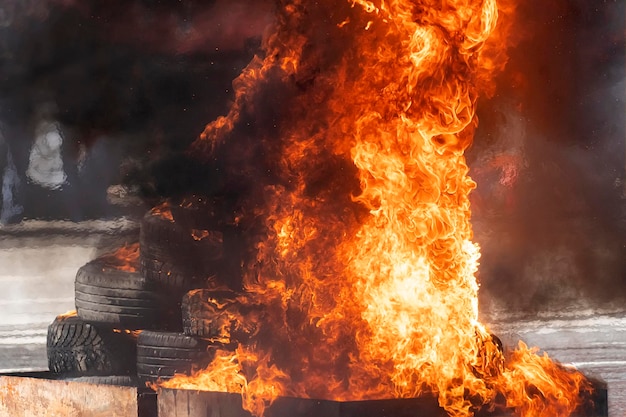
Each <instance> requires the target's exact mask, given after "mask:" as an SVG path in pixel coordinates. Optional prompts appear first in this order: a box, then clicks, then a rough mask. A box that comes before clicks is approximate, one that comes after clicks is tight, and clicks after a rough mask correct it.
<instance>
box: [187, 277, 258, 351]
mask: <svg viewBox="0 0 626 417" xmlns="http://www.w3.org/2000/svg"><path fill="white" fill-rule="evenodd" d="M261 314H262V309H260V308H258V306H256V305H254V304H253V303H251V302H250V300H248V299H247V297H246V296H245V295H243V294H238V293H236V292H234V291H213V290H204V289H199V290H192V291H189V292H188V293H187V294H185V296H184V297H183V301H182V315H183V331H184V332H185V334H188V335H190V336H197V337H202V338H206V339H209V340H211V341H215V342H219V343H223V344H226V345H228V344H232V343H245V342H246V341H247V340H248V339H250V337H251V336H253V335H254V334H255V333H256V332H257V323H259V322H260V320H261Z"/></svg>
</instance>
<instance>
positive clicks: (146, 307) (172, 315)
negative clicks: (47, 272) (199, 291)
mask: <svg viewBox="0 0 626 417" xmlns="http://www.w3.org/2000/svg"><path fill="white" fill-rule="evenodd" d="M75 298H76V310H77V312H78V316H79V317H81V318H83V319H85V320H87V321H93V322H99V323H109V324H112V325H116V326H120V327H121V328H124V329H154V328H165V329H177V328H180V313H179V309H178V304H177V303H178V301H179V300H178V299H176V298H174V299H172V297H165V295H163V294H160V293H159V292H158V291H156V290H155V289H153V288H152V286H151V285H150V283H149V282H148V281H147V280H146V278H144V277H143V276H142V275H141V274H140V273H139V272H138V271H137V270H133V269H130V270H120V269H117V267H116V266H115V265H112V264H111V263H110V262H109V261H108V258H107V257H102V258H98V259H96V260H94V261H91V262H89V263H87V264H86V265H84V266H82V267H81V268H80V269H79V270H78V273H77V274H76V281H75Z"/></svg>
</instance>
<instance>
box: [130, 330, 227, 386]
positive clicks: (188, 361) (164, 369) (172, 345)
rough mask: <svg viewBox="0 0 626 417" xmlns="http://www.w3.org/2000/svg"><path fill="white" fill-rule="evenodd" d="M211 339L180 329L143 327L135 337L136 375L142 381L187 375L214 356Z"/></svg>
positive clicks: (207, 362) (204, 365)
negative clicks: (148, 329)
mask: <svg viewBox="0 0 626 417" xmlns="http://www.w3.org/2000/svg"><path fill="white" fill-rule="evenodd" d="M214 349H215V348H214V347H213V346H212V345H211V344H210V342H208V341H206V340H202V339H198V338H195V337H190V336H186V335H184V334H180V333H167V332H153V331H145V332H142V333H141V334H140V335H139V338H138V340H137V376H138V377H139V379H140V380H141V381H143V382H148V381H149V382H155V381H157V380H158V379H170V378H172V377H174V375H175V374H185V375H189V374H191V372H192V371H193V370H195V369H200V368H203V367H206V366H207V365H208V364H209V363H210V362H211V360H212V359H213V356H214Z"/></svg>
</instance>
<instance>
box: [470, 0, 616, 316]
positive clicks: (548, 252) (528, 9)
mask: <svg viewBox="0 0 626 417" xmlns="http://www.w3.org/2000/svg"><path fill="white" fill-rule="evenodd" d="M625 12H626V10H625V5H624V2H620V1H604V2H601V1H557V2H540V1H530V2H519V5H518V8H517V12H516V23H515V25H514V31H513V33H514V34H515V35H514V36H516V37H517V43H516V45H515V46H514V47H512V48H511V50H510V51H509V56H510V59H509V62H508V64H507V68H506V71H505V72H504V73H503V74H502V76H501V77H500V78H499V80H498V93H497V95H496V97H494V98H493V99H492V100H485V101H483V102H481V103H480V106H479V119H480V125H479V131H478V134H477V137H476V139H475V142H474V147H473V149H471V150H470V152H469V155H468V158H469V162H470V167H471V172H470V174H471V175H472V176H473V178H474V179H475V180H476V181H477V182H478V188H477V190H476V191H475V192H474V194H473V196H472V197H473V203H474V204H473V221H474V229H475V234H476V240H477V241H478V242H479V243H480V244H481V246H482V253H483V257H482V260H481V267H480V273H479V278H480V281H481V283H482V291H481V301H482V303H483V305H484V306H485V307H493V308H499V309H517V310H524V311H531V312H532V311H535V310H537V309H545V308H553V309H559V310H565V309H580V308H581V307H588V306H592V307H600V308H607V309H611V308H621V306H622V305H623V300H624V298H625V297H626V171H625V170H626V160H625V158H626V139H625V138H626V131H625V126H626V120H625V119H626V107H625V95H626V74H625V71H626V63H625V54H626V44H625V41H624V33H625V27H624V24H625V21H624V15H625Z"/></svg>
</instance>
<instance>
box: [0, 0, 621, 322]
mask: <svg viewBox="0 0 626 417" xmlns="http://www.w3.org/2000/svg"><path fill="white" fill-rule="evenodd" d="M519 3H520V4H519V5H518V6H517V9H516V13H515V15H516V19H515V23H514V25H513V31H512V39H511V44H512V46H511V48H510V51H509V62H508V64H507V67H506V70H505V71H504V73H503V74H501V75H500V76H499V77H498V79H497V83H498V89H497V93H496V95H495V96H494V97H492V98H485V99H482V100H481V102H480V103H479V108H478V117H479V120H480V125H479V129H478V132H477V135H476V139H475V143H474V145H473V147H472V148H471V149H470V151H469V152H468V161H469V163H470V168H471V172H470V175H471V176H472V177H473V178H474V179H475V180H476V182H477V183H478V188H477V190H476V191H475V192H474V193H473V195H472V202H473V206H472V207H473V224H474V230H475V238H476V240H477V241H478V242H479V244H480V245H481V247H482V253H483V256H482V259H481V268H480V272H479V280H480V282H481V285H482V289H481V303H482V307H483V308H485V309H491V310H499V309H509V310H511V309H513V310H523V311H528V312H531V313H532V312H535V311H537V310H539V309H545V308H554V309H566V308H574V309H581V308H586V307H589V306H591V307H594V308H597V307H606V308H623V303H624V300H625V299H626V172H625V169H626V161H625V158H626V144H625V136H626V132H625V124H626V123H625V120H624V118H625V115H626V111H625V110H626V108H625V104H624V98H625V91H626V81H625V80H626V75H625V68H626V64H625V59H624V56H625V48H626V46H625V43H624V30H625V28H624V16H625V13H626V10H625V6H624V2H623V1H584V0H577V1H565V0H557V1H554V2H544V1H539V0H531V1H524V2H521V1H520V2H519ZM271 8H272V2H269V1H268V2H258V1H256V2H255V1H244V0H238V1H230V2H229V1H224V0H217V1H184V2H178V1H148V0H144V1H139V0H133V1H121V0H109V1H96V0H91V1H83V2H80V3H79V2H73V1H70V0H56V1H53V0H49V1H47V2H46V1H36V0H0V133H1V136H0V173H2V174H3V182H2V190H3V207H2V215H1V216H0V218H1V220H2V222H3V223H5V224H8V223H16V222H19V221H20V220H22V219H32V218H41V219H51V220H52V219H70V220H74V221H78V220H84V219H91V218H112V217H117V216H119V215H123V214H126V213H128V212H129V211H133V210H135V211H138V212H140V211H141V210H144V209H146V208H147V207H149V206H150V205H152V204H154V203H155V202H156V201H158V200H159V199H160V198H162V197H168V196H171V195H177V194H181V193H184V192H186V191H188V190H198V189H200V190H202V189H210V188H211V182H212V181H215V180H216V178H215V176H216V175H219V174H216V173H215V172H213V171H210V170H207V169H206V167H203V166H198V165H197V164H196V163H195V162H194V161H192V160H190V159H189V158H188V157H187V156H186V155H185V153H184V151H185V150H186V149H187V148H188V146H189V144H190V143H191V142H192V141H193V140H194V139H195V138H196V137H197V135H198V134H199V133H200V132H201V131H202V129H203V127H204V125H205V124H206V123H207V122H209V121H211V120H213V119H214V118H215V117H217V116H218V115H220V114H224V113H225V111H226V109H227V104H228V101H229V100H230V99H231V98H232V87H231V81H232V80H233V79H234V78H235V77H236V76H237V75H238V74H239V72H240V71H241V69H242V68H243V67H244V66H245V65H246V63H247V62H248V61H249V60H250V58H251V57H252V55H253V54H254V52H255V51H257V48H258V45H259V39H260V36H261V34H262V31H263V28H264V27H265V26H266V25H267V23H268V22H269V21H270V20H271V15H272V14H271ZM44 119H45V120H50V121H52V122H54V123H56V124H57V125H58V126H59V129H60V131H61V132H62V136H63V144H62V149H61V155H62V159H63V168H64V172H65V174H66V176H67V178H66V181H65V182H64V183H63V184H61V185H59V186H58V187H56V188H53V189H51V188H46V187H42V186H41V185H38V184H36V183H34V182H33V181H31V180H29V178H28V177H27V176H26V175H25V172H26V170H27V169H28V166H29V154H30V151H31V147H32V144H33V141H34V138H35V136H36V133H35V132H36V129H37V126H38V123H40V122H41V120H44ZM8 155H11V156H10V159H11V161H12V163H11V162H9V161H8ZM114 184H124V185H125V186H127V189H129V190H132V191H133V192H134V193H135V194H136V195H137V196H138V197H140V198H139V201H140V203H135V204H134V205H133V206H130V207H129V206H120V205H119V204H112V203H111V195H110V194H111V193H110V192H109V193H108V194H107V189H108V188H109V186H111V185H114ZM9 197H10V198H9Z"/></svg>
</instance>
